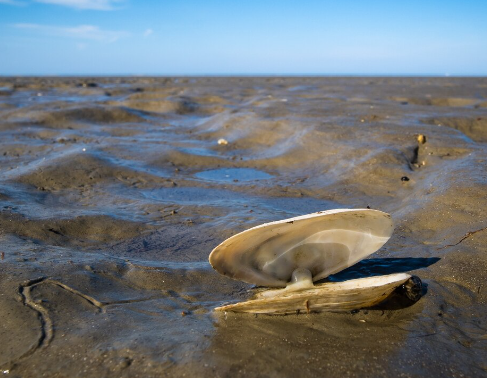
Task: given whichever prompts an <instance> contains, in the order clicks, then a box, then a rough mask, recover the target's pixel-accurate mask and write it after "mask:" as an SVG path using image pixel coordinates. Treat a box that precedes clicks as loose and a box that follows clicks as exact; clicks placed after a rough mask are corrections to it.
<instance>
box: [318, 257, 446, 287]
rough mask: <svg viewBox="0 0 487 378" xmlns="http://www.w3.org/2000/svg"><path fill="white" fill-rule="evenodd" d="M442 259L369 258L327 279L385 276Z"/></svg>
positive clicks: (429, 264)
mask: <svg viewBox="0 0 487 378" xmlns="http://www.w3.org/2000/svg"><path fill="white" fill-rule="evenodd" d="M439 260H440V258H439V257H429V258H424V257H404V258H384V259H367V260H362V261H359V262H358V263H356V264H355V265H352V266H351V267H349V268H347V269H345V270H342V271H341V272H339V273H337V274H333V275H331V276H329V277H328V278H327V281H332V282H341V281H348V280H353V279H356V278H365V277H373V276H383V275H386V274H393V273H405V272H410V271H412V270H417V269H422V268H427V267H429V266H431V265H433V264H435V263H436V262H438V261H439Z"/></svg>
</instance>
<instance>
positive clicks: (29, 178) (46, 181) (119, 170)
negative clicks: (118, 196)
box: [15, 153, 162, 191]
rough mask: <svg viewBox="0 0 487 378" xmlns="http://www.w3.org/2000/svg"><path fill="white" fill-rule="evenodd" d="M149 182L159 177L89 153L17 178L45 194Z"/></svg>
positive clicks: (51, 164)
mask: <svg viewBox="0 0 487 378" xmlns="http://www.w3.org/2000/svg"><path fill="white" fill-rule="evenodd" d="M147 180H151V181H153V180H156V181H158V180H159V178H157V177H154V176H151V175H148V174H145V173H142V172H137V171H134V170H132V169H129V168H126V167H124V166H118V165H114V164H113V163H111V162H110V161H108V160H106V159H103V158H100V157H97V156H95V155H90V154H88V153H86V154H85V153H81V154H72V155H68V156H65V157H64V158H62V159H56V160H54V161H49V162H47V163H45V164H42V165H41V166H39V167H37V168H35V169H34V170H33V171H32V172H30V173H27V174H24V175H21V176H20V177H17V178H16V179H15V181H16V182H19V183H22V184H27V185H33V186H35V187H36V188H37V189H39V190H43V191H44V190H46V191H55V190H61V189H71V188H82V187H84V186H90V185H94V184H96V183H100V182H106V183H109V182H112V183H113V182H123V183H127V184H130V185H132V184H134V183H141V184H143V183H144V182H146V181H147ZM161 181H162V180H161Z"/></svg>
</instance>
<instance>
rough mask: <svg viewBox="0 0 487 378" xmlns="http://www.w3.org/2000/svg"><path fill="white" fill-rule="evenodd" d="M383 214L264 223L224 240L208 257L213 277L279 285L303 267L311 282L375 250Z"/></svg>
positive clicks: (349, 212) (384, 236) (383, 231)
mask: <svg viewBox="0 0 487 378" xmlns="http://www.w3.org/2000/svg"><path fill="white" fill-rule="evenodd" d="M392 231H393V224H392V220H391V217H390V215H389V214H386V213H383V212H382V211H378V210H371V209H338V210H329V211H320V212H317V213H313V214H308V215H302V216H299V217H295V218H290V219H284V220H281V221H277V222H271V223H266V224H263V225H260V226H257V227H253V228H251V229H249V230H246V231H243V232H241V233H239V234H237V235H234V236H232V237H231V238H229V239H227V240H225V241H224V242H223V243H221V244H220V245H219V246H217V247H216V248H215V249H214V250H213V251H212V252H211V254H210V257H209V260H210V264H211V265H212V266H213V268H214V269H216V270H217V271H218V272H219V273H221V274H223V275H226V276H227V277H231V278H234V279H238V280H241V281H244V282H247V283H252V284H255V285H260V286H268V287H285V286H286V285H288V283H289V282H290V281H291V277H292V274H293V272H294V271H295V270H296V269H298V268H304V269H307V270H309V271H310V272H311V274H312V280H313V281H317V280H320V279H323V278H325V277H328V276H329V275H330V274H334V273H337V272H339V271H341V270H343V269H345V268H348V267H349V266H351V265H353V264H355V263H357V262H358V261H360V260H362V259H364V258H365V257H367V256H369V255H370V254H372V253H374V252H375V251H377V250H378V249H379V248H380V247H382V245H384V243H385V242H386V241H387V240H389V238H390V236H391V234H392Z"/></svg>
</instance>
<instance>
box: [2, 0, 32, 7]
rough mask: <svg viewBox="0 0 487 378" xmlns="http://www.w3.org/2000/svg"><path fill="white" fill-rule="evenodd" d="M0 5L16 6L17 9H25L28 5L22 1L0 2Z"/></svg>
mask: <svg viewBox="0 0 487 378" xmlns="http://www.w3.org/2000/svg"><path fill="white" fill-rule="evenodd" d="M0 4H6V5H15V6H17V7H23V6H25V5H27V4H26V3H23V2H21V1H15V0H0Z"/></svg>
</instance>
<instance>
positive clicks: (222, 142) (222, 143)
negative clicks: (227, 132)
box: [218, 138, 228, 146]
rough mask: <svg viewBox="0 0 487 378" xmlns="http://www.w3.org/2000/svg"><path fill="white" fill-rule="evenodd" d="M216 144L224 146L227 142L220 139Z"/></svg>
mask: <svg viewBox="0 0 487 378" xmlns="http://www.w3.org/2000/svg"><path fill="white" fill-rule="evenodd" d="M218 144H219V145H223V146H226V145H227V144H228V140H226V139H223V138H220V139H218Z"/></svg>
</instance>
